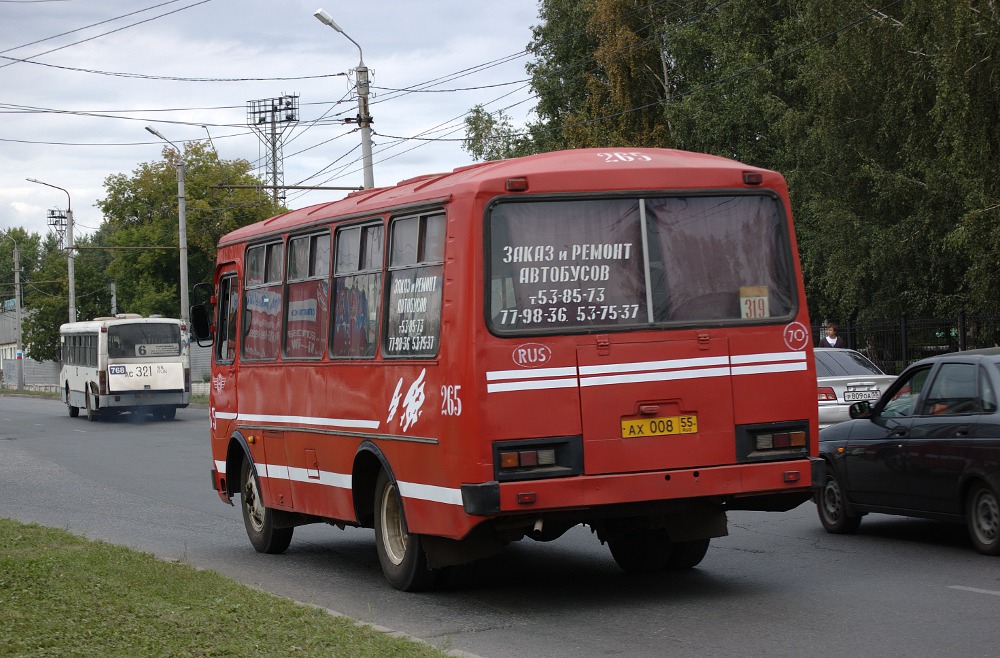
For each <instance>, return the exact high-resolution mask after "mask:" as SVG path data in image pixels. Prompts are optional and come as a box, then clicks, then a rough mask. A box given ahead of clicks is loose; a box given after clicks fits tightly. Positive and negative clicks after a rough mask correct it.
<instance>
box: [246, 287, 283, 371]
mask: <svg viewBox="0 0 1000 658" xmlns="http://www.w3.org/2000/svg"><path fill="white" fill-rule="evenodd" d="M245 299H246V301H245V306H244V308H246V315H245V319H246V320H247V322H246V326H245V327H244V328H243V331H244V332H245V334H244V339H243V355H244V356H245V357H247V358H248V359H273V358H275V357H277V356H278V347H279V345H280V344H281V341H280V336H281V308H282V304H281V286H280V285H272V286H263V287H260V288H252V289H248V290H247V291H246V297H245Z"/></svg>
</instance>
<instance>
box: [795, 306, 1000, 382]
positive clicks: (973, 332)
mask: <svg viewBox="0 0 1000 658" xmlns="http://www.w3.org/2000/svg"><path fill="white" fill-rule="evenodd" d="M812 331H813V336H814V337H815V339H816V340H817V341H818V340H819V339H820V338H822V337H823V336H824V335H825V331H824V330H823V327H822V325H819V324H817V325H814V326H813V328H812ZM838 333H839V335H840V336H841V337H843V338H844V340H846V341H847V346H848V347H849V348H851V349H854V350H857V351H859V352H861V353H862V354H864V355H865V356H867V357H868V358H869V359H871V360H872V361H874V362H875V363H876V364H877V365H878V366H879V367H880V368H882V370H884V371H885V372H886V373H888V374H891V375H898V374H899V373H900V372H902V371H903V368H905V367H906V366H908V365H910V364H911V363H913V362H914V361H919V360H920V359H923V358H926V357H928V356H934V355H936V354H945V353H947V352H957V351H959V350H974V349H980V348H985V347H998V346H1000V316H996V315H989V316H977V315H966V314H964V313H960V314H958V315H957V316H955V317H950V318H908V317H906V316H902V317H900V318H898V319H895V320H880V321H875V322H851V321H850V320H848V321H846V322H844V323H843V324H841V325H840V331H839V332H838Z"/></svg>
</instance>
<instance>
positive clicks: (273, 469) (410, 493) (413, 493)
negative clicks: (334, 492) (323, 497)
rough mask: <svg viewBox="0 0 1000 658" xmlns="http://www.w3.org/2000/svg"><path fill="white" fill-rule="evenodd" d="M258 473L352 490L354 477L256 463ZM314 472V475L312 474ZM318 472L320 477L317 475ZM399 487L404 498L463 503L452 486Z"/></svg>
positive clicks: (409, 484) (399, 483) (404, 484)
mask: <svg viewBox="0 0 1000 658" xmlns="http://www.w3.org/2000/svg"><path fill="white" fill-rule="evenodd" d="M256 467H257V474H258V476H260V477H266V478H270V479H274V480H288V481H290V482H302V483H305V484H315V485H319V486H325V487H335V488H337V489H347V490H348V491H350V490H351V488H352V486H353V480H352V477H351V476H350V475H348V474H345V473H332V472H330V471H310V470H309V469H305V468H295V467H289V466H281V465H277V464H256ZM310 473H313V474H314V475H313V476H310ZM316 474H318V477H316V476H315V475H316ZM396 485H397V487H398V488H399V495H400V496H402V497H403V498H412V499H414V500H426V501H428V502H432V503H443V504H445V505H458V506H461V505H462V490H461V489H452V488H450V487H439V486H436V485H432V484H420V483H418V482H404V481H402V480H400V481H397V482H396Z"/></svg>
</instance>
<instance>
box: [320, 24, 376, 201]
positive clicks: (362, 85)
mask: <svg viewBox="0 0 1000 658" xmlns="http://www.w3.org/2000/svg"><path fill="white" fill-rule="evenodd" d="M313 16H315V17H316V20H318V21H319V22H320V23H322V24H323V25H329V26H330V27H332V28H333V29H335V30H336V31H337V32H340V33H341V34H343V35H344V36H345V37H347V38H348V39H349V40H350V42H351V43H353V44H354V45H355V46H357V47H358V66H357V68H355V69H354V70H355V71H356V72H357V74H358V125H359V126H360V127H361V157H362V159H363V160H364V165H365V189H368V190H370V189H371V188H373V187H375V176H374V174H373V173H372V128H371V125H372V117H371V115H370V114H368V67H366V66H365V56H364V53H363V52H362V51H361V44H359V43H358V42H357V41H355V40H354V39H351V37H350V35H349V34H347V32H344V30H343V29H341V27H340V26H339V25H337V24H336V23H335V22H334V20H333V17H332V16H330V14H328V13H326V12H325V11H323V10H322V9H317V10H316V11H315V12H314V13H313Z"/></svg>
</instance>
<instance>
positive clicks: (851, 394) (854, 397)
mask: <svg viewBox="0 0 1000 658" xmlns="http://www.w3.org/2000/svg"><path fill="white" fill-rule="evenodd" d="M881 395H882V394H881V393H880V392H879V391H877V390H876V391H847V392H846V393H844V402H859V401H861V400H878V399H879V397H881Z"/></svg>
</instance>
